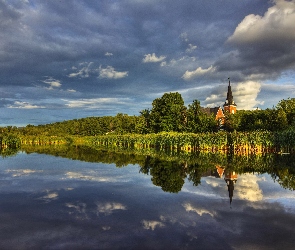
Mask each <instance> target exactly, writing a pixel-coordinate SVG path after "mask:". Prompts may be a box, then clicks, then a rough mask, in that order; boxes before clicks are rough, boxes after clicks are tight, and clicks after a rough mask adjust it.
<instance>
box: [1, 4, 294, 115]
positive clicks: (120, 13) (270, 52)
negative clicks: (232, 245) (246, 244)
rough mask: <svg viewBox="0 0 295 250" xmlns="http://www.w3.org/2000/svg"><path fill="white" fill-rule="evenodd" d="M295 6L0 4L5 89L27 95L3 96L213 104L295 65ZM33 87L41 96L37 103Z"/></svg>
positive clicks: (22, 99) (3, 95) (143, 103)
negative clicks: (231, 90)
mask: <svg viewBox="0 0 295 250" xmlns="http://www.w3.org/2000/svg"><path fill="white" fill-rule="evenodd" d="M293 5H294V1H288V2H287V1H282V0H280V1H275V2H267V1H263V2H262V1H258V0H255V1H253V0H246V1H243V2H240V1H231V0H223V1H217V2H215V3H214V5H212V3H210V2H208V1H205V0H202V1H192V0H184V1H183V0H182V1H180V0H173V1H171V0H170V1H168V0H162V1H154V0H150V1H141V0H122V1H115V0H113V1H109V0H102V1H87V0H85V1H33V0H32V1H31V0H28V1H26V0H23V1H5V0H0V6H1V11H0V29H1V32H0V71H1V80H0V86H2V87H3V88H8V87H10V86H17V87H18V90H17V91H16V92H15V94H17V93H18V94H20V93H21V94H22V92H23V91H24V93H23V94H22V95H21V96H18V97H17V98H15V99H13V98H12V99H9V98H10V97H9V96H8V95H7V91H5V90H4V91H3V92H2V93H1V97H0V98H2V99H5V100H6V101H8V100H9V101H11V102H12V103H13V101H17V102H19V103H21V102H23V103H30V104H31V105H33V106H34V105H36V106H44V104H42V105H41V103H40V100H39V99H42V98H45V99H51V101H52V102H53V101H54V100H56V102H57V103H60V99H61V98H64V99H67V100H71V101H74V100H75V98H77V100H78V101H79V102H80V101H81V99H91V100H93V99H96V98H119V99H120V98H130V99H131V100H134V101H135V102H136V103H137V104H138V105H137V106H138V111H139V110H141V108H146V103H147V102H149V103H151V102H152V100H153V99H155V97H158V95H159V94H162V93H164V92H173V91H181V92H186V91H187V90H195V91H192V92H191V93H193V92H194V93H196V96H190V97H189V100H192V99H199V100H203V101H204V103H202V105H207V104H208V105H213V104H215V102H211V103H210V101H209V100H210V98H209V99H207V101H206V102H205V100H206V98H207V97H210V96H211V95H212V94H214V92H216V91H221V90H217V88H218V87H219V86H220V84H225V85H226V82H227V78H228V77H229V76H230V77H231V78H232V79H233V81H234V82H235V83H244V82H247V81H250V80H252V81H257V80H264V79H266V80H268V79H276V78H278V77H279V76H281V73H282V72H284V71H285V70H287V69H291V68H292V66H293V65H294V59H293V58H294V50H295V49H294V45H293V44H294V39H293V38H294V37H293V36H292V35H290V34H291V32H288V31H289V23H290V22H291V23H292V20H293V15H294V12H293V9H292V8H293V7H292V6H293ZM290 6H291V7H290ZM249 20H250V21H251V22H254V21H255V25H254V26H255V27H254V28H255V29H254V28H251V26H250V25H249V23H248V21H249ZM253 20H254V21H253ZM278 20H279V21H278ZM291 26H292V25H291ZM269 30H270V31H269ZM261 31H263V32H261ZM246 33H247V34H251V36H248V35H247V36H246V35H245V34H246ZM273 34H277V36H275V35H273ZM246 38H247V39H246ZM258 85H259V84H256V85H255V86H258ZM21 86H23V87H24V88H25V89H22V87H21ZM251 86H254V85H251ZM259 86H260V85H259ZM28 87H32V88H35V89H34V91H32V92H35V93H38V94H39V95H37V94H31V97H32V98H31V99H30V93H28V92H27V91H26V89H27V88H28ZM200 88H203V90H204V91H203V92H202V95H201V93H200V92H198V89H200ZM212 88H213V89H212ZM206 89H207V91H205V90H206ZM259 89H260V88H257V89H256V90H257V91H258V90H259ZM46 90H50V91H46ZM210 90H212V91H213V92H212V93H210ZM221 92H222V93H223V92H224V91H221ZM221 92H220V93H221ZM256 96H257V95H256ZM237 97H238V96H237ZM27 98H28V99H27ZM34 98H37V99H34ZM34 100H36V103H35V101H34ZM37 100H38V102H37ZM221 100H224V96H222V95H221V94H220V96H219V103H220V102H221ZM253 100H254V102H253V103H252V104H253V105H254V103H255V102H256V101H255V99H253ZM185 101H186V102H188V100H185ZM44 103H46V102H44ZM118 105H119V104H118ZM253 105H252V106H253ZM45 107H48V106H47V105H45ZM67 107H68V106H65V108H67ZM250 108H251V105H250ZM128 110H129V109H128V108H127V109H126V112H127V113H128ZM114 112H115V110H114ZM114 114H115V113H114Z"/></svg>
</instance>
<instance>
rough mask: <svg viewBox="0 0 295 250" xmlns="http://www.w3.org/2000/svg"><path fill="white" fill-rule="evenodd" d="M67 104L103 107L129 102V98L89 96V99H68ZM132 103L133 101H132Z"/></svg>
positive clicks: (75, 106) (74, 106) (82, 106)
mask: <svg viewBox="0 0 295 250" xmlns="http://www.w3.org/2000/svg"><path fill="white" fill-rule="evenodd" d="M62 101H64V102H66V104H65V105H66V106H67V107H69V108H101V107H106V106H109V105H117V104H123V105H124V104H128V103H129V102H130V99H129V98H89V99H77V100H66V99H63V100H62ZM130 104H131V102H130Z"/></svg>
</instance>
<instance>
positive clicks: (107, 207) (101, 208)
mask: <svg viewBox="0 0 295 250" xmlns="http://www.w3.org/2000/svg"><path fill="white" fill-rule="evenodd" d="M96 205H97V211H98V212H99V213H104V214H107V215H109V214H111V213H113V211H114V210H127V207H126V206H125V205H123V204H121V203H118V202H106V203H103V204H101V203H96Z"/></svg>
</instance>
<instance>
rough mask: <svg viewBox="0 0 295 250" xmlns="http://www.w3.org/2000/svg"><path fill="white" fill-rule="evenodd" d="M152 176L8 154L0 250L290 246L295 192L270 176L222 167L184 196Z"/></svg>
mask: <svg viewBox="0 0 295 250" xmlns="http://www.w3.org/2000/svg"><path fill="white" fill-rule="evenodd" d="M159 164H160V163H159ZM155 176H156V175H155V173H153V176H152V175H151V174H149V173H148V174H143V173H142V170H141V167H140V166H139V165H138V164H134V165H133V164H128V165H127V166H125V167H120V168H119V167H116V165H115V164H105V163H99V162H98V163H97V162H96V163H90V162H84V161H79V160H71V159H67V158H61V157H55V156H51V155H45V154H37V153H32V154H26V153H18V154H17V155H16V156H14V157H7V158H2V159H0V221H1V223H0V249H294V246H295V193H294V191H291V190H288V189H284V188H282V187H281V186H280V185H279V183H278V182H276V181H274V180H273V178H272V177H271V176H270V175H269V174H259V175H258V174H255V173H254V174H252V173H251V174H250V173H246V174H237V173H235V172H233V171H228V172H227V171H226V169H223V168H220V167H217V168H216V169H213V170H211V171H207V172H206V173H202V178H201V180H200V184H199V185H197V186H196V185H193V182H192V181H189V180H188V179H187V178H183V180H184V183H183V185H182V184H181V185H182V187H181V191H180V192H178V193H170V192H164V191H163V189H164V190H165V188H163V186H164V185H162V187H161V186H160V185H159V186H156V185H154V184H153V183H155V184H156V183H159V181H160V180H159V179H161V178H162V179H163V178H164V179H165V174H162V175H158V177H157V178H158V179H156V177H155ZM171 178H172V177H171ZM293 178H294V177H293ZM162 181H163V182H164V181H165V180H162ZM226 181H227V182H226ZM293 181H294V179H293ZM160 182H161V181H160ZM166 188H167V187H166ZM233 189H234V190H233ZM230 197H231V198H230Z"/></svg>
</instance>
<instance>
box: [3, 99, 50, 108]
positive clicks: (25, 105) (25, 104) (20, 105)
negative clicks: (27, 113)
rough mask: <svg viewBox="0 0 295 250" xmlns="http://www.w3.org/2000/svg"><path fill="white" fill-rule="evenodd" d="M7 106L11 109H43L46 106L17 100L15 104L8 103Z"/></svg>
mask: <svg viewBox="0 0 295 250" xmlns="http://www.w3.org/2000/svg"><path fill="white" fill-rule="evenodd" d="M7 108H11V109H41V108H45V106H39V105H33V104H30V103H28V102H20V101H15V102H14V104H13V105H8V106H7Z"/></svg>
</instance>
